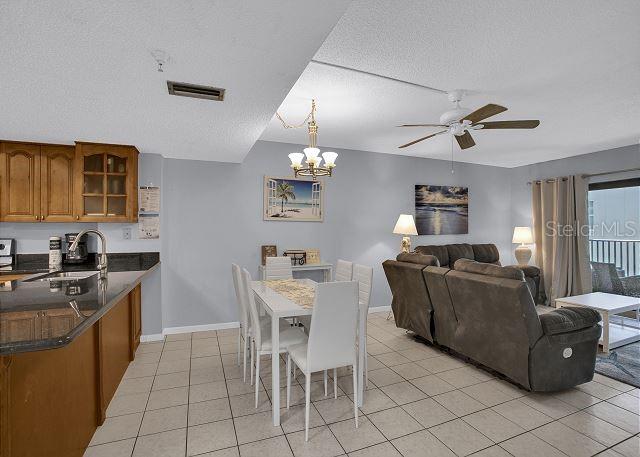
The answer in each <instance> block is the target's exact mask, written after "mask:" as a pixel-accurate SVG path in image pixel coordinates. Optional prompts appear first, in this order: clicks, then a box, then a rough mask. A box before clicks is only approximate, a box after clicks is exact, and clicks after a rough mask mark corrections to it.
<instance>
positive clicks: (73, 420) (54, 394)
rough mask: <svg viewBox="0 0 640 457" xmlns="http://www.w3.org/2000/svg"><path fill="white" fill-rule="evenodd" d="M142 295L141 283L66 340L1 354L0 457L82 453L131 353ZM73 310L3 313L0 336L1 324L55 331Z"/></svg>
mask: <svg viewBox="0 0 640 457" xmlns="http://www.w3.org/2000/svg"><path fill="white" fill-rule="evenodd" d="M139 301H140V285H139V284H138V285H137V287H135V288H134V289H133V290H131V291H130V292H129V293H128V294H127V295H124V296H123V297H122V298H120V300H118V302H117V303H116V304H114V305H113V306H112V307H111V308H110V309H109V310H108V311H107V312H106V313H105V314H104V315H102V316H101V317H100V318H99V319H98V320H97V321H96V322H94V323H93V324H92V325H91V326H89V327H88V328H87V329H86V330H84V331H83V332H82V333H81V334H79V335H77V336H76V337H75V338H74V339H73V340H72V341H71V342H70V343H68V344H66V345H65V346H63V347H60V348H58V349H46V350H37V351H31V352H22V353H16V354H8V355H0V457H40V456H42V457H49V456H56V457H57V456H64V457H82V456H83V455H84V454H85V449H86V447H87V446H88V445H89V442H90V441H91V437H92V436H93V434H94V432H95V430H96V428H97V427H98V426H99V425H101V424H102V423H103V422H104V420H105V417H106V410H107V407H108V405H109V402H110V401H111V399H112V398H113V396H114V394H115V391H116V389H117V387H118V385H119V384H120V381H121V380H122V377H123V376H124V373H125V371H126V370H127V367H128V366H129V363H130V362H131V361H132V360H133V359H134V356H135V348H136V347H137V344H136V342H135V341H133V340H132V338H131V336H132V335H133V334H134V333H135V332H136V330H135V326H136V325H137V324H135V323H134V321H133V320H132V319H131V317H132V316H134V315H135V308H136V306H135V303H139ZM74 316H76V315H75V313H74V312H73V310H71V309H68V308H60V309H46V310H45V311H24V312H22V311H16V312H10V313H2V314H0V325H2V327H1V329H0V337H2V335H4V332H5V329H11V331H14V332H23V334H24V335H25V339H29V338H28V337H27V336H26V335H27V333H28V332H36V333H37V332H42V331H49V332H51V335H54V334H55V333H57V331H63V330H64V329H65V328H66V326H67V325H69V323H71V322H72V320H73V319H75V317H74ZM78 319H80V318H78ZM44 327H48V328H49V330H44Z"/></svg>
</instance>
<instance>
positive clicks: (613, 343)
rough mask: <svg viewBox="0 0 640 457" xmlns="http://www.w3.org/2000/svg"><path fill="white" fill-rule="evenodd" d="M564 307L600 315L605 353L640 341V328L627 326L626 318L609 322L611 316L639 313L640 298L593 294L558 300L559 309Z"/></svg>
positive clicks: (603, 293) (601, 342)
mask: <svg viewBox="0 0 640 457" xmlns="http://www.w3.org/2000/svg"><path fill="white" fill-rule="evenodd" d="M564 306H583V307H585V308H592V309H595V310H596V311H598V312H599V313H600V315H601V316H602V338H601V339H600V344H602V350H603V352H605V353H608V352H609V350H611V349H614V348H617V347H620V346H624V345H625V344H629V343H633V342H635V341H640V328H637V327H633V326H629V325H625V323H624V318H622V319H621V321H620V323H612V322H610V321H609V316H611V315H613V314H620V313H624V312H625V311H638V310H639V309H640V298H637V297H627V296H626V295H615V294H607V293H605V292H592V293H590V294H584V295H575V296H573V297H564V298H558V299H556V307H557V308H562V307H564ZM636 322H637V321H636Z"/></svg>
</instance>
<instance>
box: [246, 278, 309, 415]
mask: <svg viewBox="0 0 640 457" xmlns="http://www.w3.org/2000/svg"><path fill="white" fill-rule="evenodd" d="M243 277H244V281H243V282H244V284H243V285H244V287H245V291H246V296H247V299H248V300H247V304H248V306H247V308H248V311H249V316H250V319H251V355H252V363H251V371H252V373H253V360H254V358H253V355H254V354H255V371H256V394H255V395H256V406H255V407H256V408H257V407H258V396H259V392H260V357H261V356H263V355H270V354H271V347H272V346H271V326H270V325H261V324H260V316H259V315H258V308H257V306H256V300H255V295H254V294H253V290H252V289H251V275H250V274H249V272H248V271H247V270H246V269H243ZM305 341H307V335H306V334H305V333H304V332H303V331H302V329H300V328H299V327H291V326H289V325H286V326H285V327H281V328H280V348H279V349H278V352H279V353H280V354H283V353H286V352H287V348H288V347H290V346H293V345H296V344H303V343H304V342H305ZM289 367H290V365H289V364H287V371H288V372H289V371H290V370H289Z"/></svg>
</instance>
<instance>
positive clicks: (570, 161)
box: [510, 145, 640, 261]
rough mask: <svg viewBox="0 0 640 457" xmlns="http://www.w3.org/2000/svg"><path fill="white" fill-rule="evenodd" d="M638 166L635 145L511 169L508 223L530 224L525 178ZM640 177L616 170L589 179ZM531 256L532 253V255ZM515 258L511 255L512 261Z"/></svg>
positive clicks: (638, 150) (639, 160) (639, 153)
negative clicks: (509, 216)
mask: <svg viewBox="0 0 640 457" xmlns="http://www.w3.org/2000/svg"><path fill="white" fill-rule="evenodd" d="M638 167H640V147H638V145H631V146H625V147H622V148H616V149H609V150H606V151H599V152H594V153H591V154H583V155H579V156H574V157H568V158H566V159H559V160H551V161H548V162H540V163H536V164H533V165H527V166H524V167H517V168H512V169H511V170H510V172H511V208H512V210H511V226H512V227H514V226H520V225H522V226H532V224H533V218H532V209H531V186H530V185H528V184H527V182H529V181H535V180H538V179H544V178H553V177H557V176H567V175H575V174H587V173H604V172H610V171H616V170H624V169H628V168H638ZM636 176H640V172H632V173H618V174H614V175H607V176H602V177H594V178H592V179H591V182H599V181H609V180H613V179H624V178H630V177H636ZM534 257H535V256H534ZM514 260H515V259H514V258H513V256H512V261H514Z"/></svg>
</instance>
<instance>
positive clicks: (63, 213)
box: [40, 145, 75, 222]
mask: <svg viewBox="0 0 640 457" xmlns="http://www.w3.org/2000/svg"><path fill="white" fill-rule="evenodd" d="M74 163H75V148H74V147H73V146H53V145H42V146H41V147H40V212H41V214H40V220H42V221H45V222H69V221H72V220H74V219H75V217H74V216H75V214H74V211H73V181H74V179H73V172H74V168H75V165H74Z"/></svg>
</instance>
